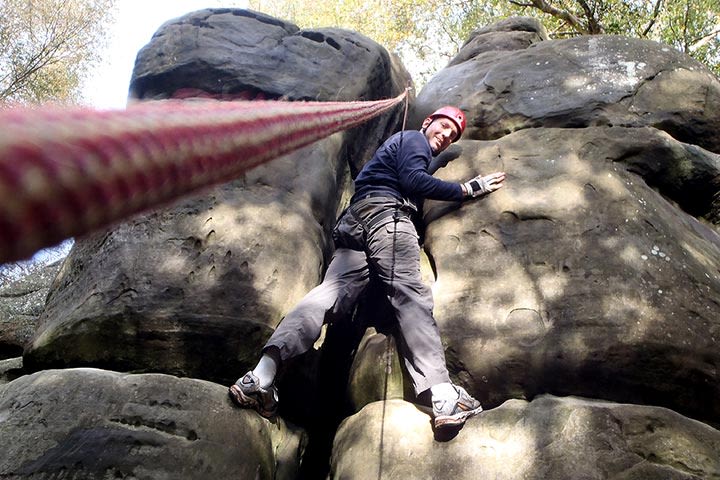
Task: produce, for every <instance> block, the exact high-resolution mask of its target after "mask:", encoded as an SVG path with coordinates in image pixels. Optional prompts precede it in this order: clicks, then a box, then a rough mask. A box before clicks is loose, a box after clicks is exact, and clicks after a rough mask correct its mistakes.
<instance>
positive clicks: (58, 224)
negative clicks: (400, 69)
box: [0, 93, 406, 262]
mask: <svg viewBox="0 0 720 480" xmlns="http://www.w3.org/2000/svg"><path fill="white" fill-rule="evenodd" d="M405 95H406V93H403V94H401V95H399V96H397V97H395V98H393V99H387V100H379V101H369V102H281V101H253V102H243V101H234V102H217V101H206V100H203V101H199V100H191V101H178V100H165V101H156V102H145V103H139V104H136V105H134V106H131V107H129V108H127V109H126V110H116V111H95V110H91V109H83V108H76V109H61V108H47V107H46V108H42V109H40V108H38V109H22V108H19V109H11V110H6V111H3V112H0V125H2V129H1V131H0V262H8V261H13V260H17V259H21V258H25V257H27V256H29V255H31V254H32V253H34V252H35V251H37V250H38V249H40V248H43V247H47V246H50V245H53V244H55V243H57V242H59V241H61V240H63V239H65V238H69V237H76V236H80V235H83V234H87V233H89V232H91V231H93V230H95V229H98V228H101V227H105V226H108V225H110V224H112V223H115V222H118V221H120V220H123V219H125V218H127V217H128V216H130V215H132V214H135V213H139V212H142V211H145V210H148V209H150V208H153V207H158V206H161V205H163V204H166V203H168V202H170V201H173V200H176V199H178V198H180V197H182V196H185V195H188V194H190V193H193V192H196V191H198V190H199V189H202V188H206V187H209V186H213V185H217V184H220V183H224V182H227V181H229V180H232V179H234V178H236V177H238V176H239V175H241V174H242V173H243V172H245V171H246V170H248V169H250V168H253V167H255V166H257V165H259V164H261V163H264V162H267V161H269V160H271V159H274V158H277V157H279V156H281V155H284V154H287V153H290V152H292V151H294V150H297V149H299V148H301V147H304V146H306V145H308V144H310V143H312V142H314V141H316V140H319V139H321V138H325V137H327V136H329V135H331V134H333V133H336V132H339V131H341V130H345V129H348V128H351V127H354V126H357V125H359V124H361V123H363V122H365V121H367V120H370V119H371V118H373V117H375V116H377V115H379V114H381V113H383V112H385V111H387V110H390V109H391V108H392V107H394V106H395V105H397V104H398V103H400V102H401V101H402V100H403V98H404V97H405Z"/></svg>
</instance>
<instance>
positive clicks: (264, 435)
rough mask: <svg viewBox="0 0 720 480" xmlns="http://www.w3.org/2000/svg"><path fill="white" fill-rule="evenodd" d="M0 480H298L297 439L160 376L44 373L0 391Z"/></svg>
mask: <svg viewBox="0 0 720 480" xmlns="http://www.w3.org/2000/svg"><path fill="white" fill-rule="evenodd" d="M0 443H2V445H3V448H2V449H0V477H2V478H18V479H19V478H75V479H88V480H90V479H97V478H147V479H150V478H152V479H171V478H172V479H188V480H189V479H213V478H257V479H268V480H271V479H293V478H297V471H298V469H299V465H300V458H301V455H302V450H303V448H304V444H305V436H304V434H303V432H302V431H301V430H298V429H296V428H295V427H293V426H292V425H289V424H286V423H285V422H283V421H282V420H280V419H277V420H275V421H273V422H270V421H268V420H265V419H263V418H261V417H260V416H258V415H257V414H256V413H255V412H251V411H248V410H239V409H237V408H235V407H233V405H232V404H231V402H230V400H229V399H228V396H227V391H226V389H225V388H223V387H221V386H219V385H215V384H212V383H209V382H204V381H200V380H193V379H181V378H176V377H172V376H169V375H160V374H147V375H130V374H120V373H116V372H110V371H103V370H95V369H70V370H51V371H45V372H41V373H36V374H34V375H28V376H25V377H22V378H19V379H17V380H15V381H13V382H11V383H9V384H7V385H4V386H0Z"/></svg>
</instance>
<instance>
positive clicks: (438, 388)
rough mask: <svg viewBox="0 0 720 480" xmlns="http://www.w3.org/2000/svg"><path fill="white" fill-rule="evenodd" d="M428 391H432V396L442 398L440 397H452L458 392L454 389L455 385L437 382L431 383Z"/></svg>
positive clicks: (456, 395) (455, 396)
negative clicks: (435, 383)
mask: <svg viewBox="0 0 720 480" xmlns="http://www.w3.org/2000/svg"><path fill="white" fill-rule="evenodd" d="M430 393H432V396H433V398H442V399H453V398H457V397H458V395H459V394H458V392H457V390H455V387H453V385H452V383H448V382H445V383H438V384H437V385H433V386H432V387H430Z"/></svg>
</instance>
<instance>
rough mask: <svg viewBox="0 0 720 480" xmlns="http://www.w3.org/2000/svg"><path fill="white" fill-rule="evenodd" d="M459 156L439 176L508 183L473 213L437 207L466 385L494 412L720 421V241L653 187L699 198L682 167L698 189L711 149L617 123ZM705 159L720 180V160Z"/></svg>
mask: <svg viewBox="0 0 720 480" xmlns="http://www.w3.org/2000/svg"><path fill="white" fill-rule="evenodd" d="M640 139H642V140H640ZM457 148H458V150H460V151H461V153H460V155H459V157H458V158H457V159H456V160H454V161H453V162H452V163H450V164H449V166H448V167H446V168H445V169H444V171H441V174H440V175H441V176H443V177H445V178H464V177H469V176H470V175H471V172H473V171H481V172H490V171H496V170H504V171H506V172H507V174H508V180H507V184H506V186H505V188H503V189H502V190H500V191H498V192H496V193H495V194H493V195H490V196H488V197H486V198H483V199H481V200H479V201H477V202H468V203H466V204H464V205H463V206H462V208H460V209H455V210H451V208H449V206H448V205H442V204H440V203H433V204H428V205H426V207H427V208H426V219H427V220H428V222H429V226H428V228H427V233H426V239H425V248H426V250H427V252H428V254H429V255H430V256H431V257H432V259H433V261H434V262H433V263H434V266H435V272H436V275H437V281H436V283H435V285H434V287H433V290H434V293H435V304H436V307H435V312H436V316H437V318H438V323H439V325H440V329H441V331H442V333H443V335H444V338H445V341H446V344H447V346H448V347H447V351H446V354H447V356H448V362H449V363H451V364H452V365H453V368H454V369H455V373H456V375H458V377H459V378H460V379H462V381H463V383H466V384H471V385H473V392H474V393H475V394H477V395H478V396H479V397H480V398H482V399H483V400H484V401H485V402H486V403H487V404H488V405H497V404H499V403H501V402H502V401H504V400H506V399H507V398H513V397H515V398H517V397H524V398H532V397H534V396H535V395H537V394H539V393H542V392H551V393H555V394H561V395H567V394H577V395H582V396H588V397H596V398H605V399H612V400H618V401H622V402H628V403H639V404H651V405H664V406H668V407H670V408H673V409H675V410H677V411H679V412H681V413H684V414H686V415H689V416H692V417H695V418H701V419H703V420H706V421H711V422H714V423H715V424H718V423H720V409H719V406H718V403H717V402H716V400H715V399H717V398H720V389H719V388H720V383H718V381H717V375H718V373H717V365H718V364H719V363H720V356H718V355H719V354H718V352H719V351H720V350H718V341H720V275H719V274H718V271H717V265H720V239H719V238H718V235H717V234H716V233H715V232H714V231H713V230H712V229H711V228H709V227H708V226H706V225H704V224H702V223H700V222H698V221H697V220H696V219H695V218H694V217H691V216H690V215H688V214H686V213H684V212H683V211H681V210H680V209H679V208H678V207H677V206H676V205H674V204H673V203H670V202H669V201H668V199H667V198H666V197H663V196H662V195H661V193H658V192H657V191H655V190H653V189H652V188H651V187H650V186H649V185H648V182H647V181H646V179H649V180H650V181H651V184H652V183H655V184H658V183H667V184H673V185H674V187H676V189H677V190H678V191H688V190H690V189H691V188H692V187H691V185H692V184H693V182H692V181H690V182H688V183H687V184H686V185H685V187H684V188H683V186H682V185H683V184H682V182H683V178H678V176H677V175H676V167H677V166H678V165H682V166H683V168H684V170H685V171H686V172H687V175H686V176H685V177H684V178H685V179H688V178H692V176H693V172H694V171H695V168H694V162H693V159H695V158H699V155H700V153H699V151H698V150H697V149H696V148H693V147H691V146H689V145H683V144H680V143H678V142H676V141H675V140H672V139H671V138H670V137H669V136H668V135H666V134H664V133H662V132H659V131H657V130H654V129H649V128H646V129H642V130H639V131H638V129H634V130H631V129H625V128H619V127H613V128H599V127H595V128H585V129H576V130H567V129H549V128H542V129H528V130H522V131H519V132H516V133H514V134H511V135H507V136H505V137H503V138H501V139H499V140H496V141H485V142H479V141H461V142H459V143H458V146H457ZM659 155H660V158H662V168H658V169H657V170H656V171H654V172H652V173H648V172H651V171H652V170H653V167H654V166H657V163H659V162H658V156H659ZM702 158H703V159H704V161H703V162H702V164H703V165H710V164H713V165H714V170H713V173H712V174H710V175H709V177H708V178H713V177H717V176H718V174H719V173H720V158H719V156H718V155H715V154H712V153H710V152H704V153H703V154H702ZM644 175H646V176H644ZM662 178H674V180H673V181H668V182H664V181H658V179H662ZM661 191H662V190H661ZM669 193H670V192H669ZM469 259H472V261H469Z"/></svg>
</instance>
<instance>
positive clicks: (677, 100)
mask: <svg viewBox="0 0 720 480" xmlns="http://www.w3.org/2000/svg"><path fill="white" fill-rule="evenodd" d="M500 35H507V32H494V33H487V34H485V35H481V36H480V37H490V38H497V37H498V36H500ZM472 48H473V45H472V44H468V45H466V46H465V47H464V48H463V50H461V51H460V53H459V54H458V56H459V58H460V59H463V58H467V59H466V60H465V61H462V62H460V63H456V64H453V65H452V66H450V67H448V68H445V69H443V70H442V71H441V72H439V73H438V74H437V75H436V76H435V77H433V79H432V80H431V81H430V82H429V83H428V84H427V85H426V86H425V87H424V88H423V90H422V91H421V92H420V94H419V95H418V98H417V102H416V105H415V114H414V116H413V122H412V123H413V124H418V123H419V122H420V121H421V120H422V118H423V117H424V116H425V115H427V114H428V113H429V112H431V111H432V110H433V109H434V108H436V107H437V106H438V105H442V104H446V103H450V104H456V105H459V106H460V107H461V108H462V109H463V110H465V111H467V112H468V129H467V133H466V134H465V138H474V139H489V138H498V137H501V136H503V135H506V134H508V133H510V132H514V131H517V130H521V129H524V128H533V127H564V128H580V127H588V126H597V125H608V126H613V125H615V126H628V127H640V126H654V127H656V128H659V129H662V130H664V131H667V132H668V133H670V134H672V135H673V137H675V138H676V139H677V140H680V141H682V142H686V143H692V144H695V145H698V146H701V147H703V148H705V149H707V150H711V151H713V152H720V137H718V135H716V132H717V131H718V129H719V128H720V81H719V80H718V78H717V77H716V76H715V75H713V74H712V73H711V72H710V71H709V70H708V69H707V68H706V67H704V66H703V65H702V64H700V63H699V62H697V61H695V60H694V59H692V58H691V57H689V56H687V55H684V54H683V53H681V52H678V51H677V50H675V49H673V48H671V47H669V46H667V45H662V44H659V43H656V42H652V41H649V40H639V39H633V38H627V37H623V36H596V35H593V36H582V37H578V38H573V39H569V40H555V41H541V42H533V43H532V45H531V46H530V47H528V48H525V49H522V48H521V49H517V50H514V51H512V54H509V53H510V52H508V51H506V50H505V49H504V48H501V47H499V46H495V47H494V48H492V49H488V50H484V51H482V52H481V53H477V52H475V51H472V52H471V53H469V54H465V53H464V50H465V49H472Z"/></svg>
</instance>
